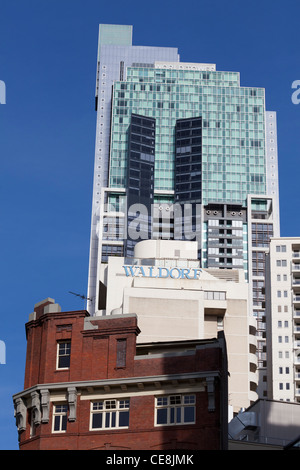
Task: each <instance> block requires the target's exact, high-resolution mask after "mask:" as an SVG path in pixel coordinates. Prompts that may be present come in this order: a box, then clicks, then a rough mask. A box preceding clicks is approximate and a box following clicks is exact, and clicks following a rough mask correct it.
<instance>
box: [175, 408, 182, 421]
mask: <svg viewBox="0 0 300 470" xmlns="http://www.w3.org/2000/svg"><path fill="white" fill-rule="evenodd" d="M176 423H181V408H176Z"/></svg>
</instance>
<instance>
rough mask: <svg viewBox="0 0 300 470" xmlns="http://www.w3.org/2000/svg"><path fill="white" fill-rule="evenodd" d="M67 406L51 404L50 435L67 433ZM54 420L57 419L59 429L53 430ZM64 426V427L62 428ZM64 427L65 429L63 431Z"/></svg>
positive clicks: (64, 404)
mask: <svg viewBox="0 0 300 470" xmlns="http://www.w3.org/2000/svg"><path fill="white" fill-rule="evenodd" d="M67 416H68V405H67V404H66V403H55V404H53V417H52V433H55V434H56V433H62V432H67V421H68V418H67ZM56 418H58V422H59V429H55V423H56ZM64 424H65V426H63V425H64ZM63 427H65V429H63Z"/></svg>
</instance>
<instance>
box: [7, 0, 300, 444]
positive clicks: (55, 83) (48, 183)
mask: <svg viewBox="0 0 300 470" xmlns="http://www.w3.org/2000/svg"><path fill="white" fill-rule="evenodd" d="M299 18H300V3H299V0H295V1H293V0H285V1H278V0H272V1H271V0H260V1H258V0H252V1H251V2H245V1H241V0H239V1H238V0H228V1H224V0H205V1H204V0H185V1H180V2H179V1H176V0H175V1H170V0H159V1H158V0H152V1H151V2H143V1H137V0H130V1H129V2H124V1H120V0H115V1H113V2H109V1H106V0H102V1H100V0H0V80H2V81H3V82H4V83H5V85H6V104H1V105H0V165H1V169H0V178H1V184H0V201H1V203H0V204H1V205H0V208H1V212H0V214H1V224H0V236H1V267H2V270H1V282H0V289H1V290H0V295H1V306H2V307H1V316H0V340H2V341H4V342H5V345H6V364H0V449H2V450H3V449H4V450H10V449H18V436H17V429H16V426H15V420H14V412H13V403H12V395H13V394H15V393H17V392H19V391H22V390H23V381H24V367H25V354H26V338H25V323H26V322H27V321H28V315H29V314H30V313H31V312H32V311H33V307H34V304H35V303H37V302H39V301H40V300H43V299H44V298H46V297H52V298H54V299H55V300H56V302H57V303H59V304H60V305H61V307H62V310H65V311H67V310H80V309H81V308H84V302H83V301H82V300H81V299H79V298H78V297H75V296H72V295H71V294H69V291H73V292H77V293H81V294H86V290H87V273H88V258H89V235H90V217H91V202H92V181H93V165H94V143H95V129H96V113H95V111H94V91H95V78H96V58H97V40H98V25H99V23H110V24H132V25H133V43H134V45H145V46H170V47H178V49H179V53H180V57H181V60H182V61H183V62H210V63H215V64H216V65H217V70H232V71H239V72H240V73H241V85H242V86H259V87H264V88H265V89H266V104H267V110H269V111H277V120H278V147H279V182H280V205H281V235H282V236H300V220H299V215H298V213H299V202H300V201H299V186H300V180H299V157H300V104H299V105H297V104H293V103H292V100H291V96H292V92H293V91H294V90H292V88H291V87H292V83H293V81H295V80H300V60H299V51H300V27H299ZM299 97H300V94H299ZM0 100H1V94H0Z"/></svg>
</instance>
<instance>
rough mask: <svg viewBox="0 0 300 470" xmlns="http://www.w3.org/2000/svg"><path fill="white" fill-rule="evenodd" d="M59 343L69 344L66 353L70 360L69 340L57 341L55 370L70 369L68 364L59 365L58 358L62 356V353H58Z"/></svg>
mask: <svg viewBox="0 0 300 470" xmlns="http://www.w3.org/2000/svg"><path fill="white" fill-rule="evenodd" d="M61 344H69V345H70V353H69V354H68V356H69V357H70V360H71V341H70V340H65V341H58V342H57V353H56V370H67V369H70V366H68V367H59V359H60V357H62V356H63V355H62V354H60V353H59V352H60V345H61ZM65 356H67V354H65Z"/></svg>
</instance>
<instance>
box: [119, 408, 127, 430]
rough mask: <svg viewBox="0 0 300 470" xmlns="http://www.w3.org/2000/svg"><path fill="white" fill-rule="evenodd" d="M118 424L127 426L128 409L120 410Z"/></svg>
mask: <svg viewBox="0 0 300 470" xmlns="http://www.w3.org/2000/svg"><path fill="white" fill-rule="evenodd" d="M119 426H120V427H121V426H129V411H121V412H120V416H119Z"/></svg>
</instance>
